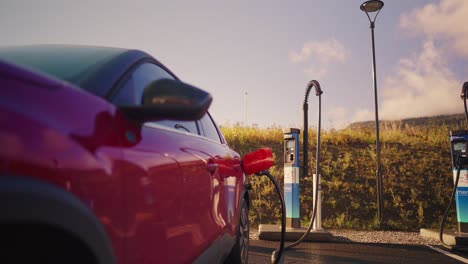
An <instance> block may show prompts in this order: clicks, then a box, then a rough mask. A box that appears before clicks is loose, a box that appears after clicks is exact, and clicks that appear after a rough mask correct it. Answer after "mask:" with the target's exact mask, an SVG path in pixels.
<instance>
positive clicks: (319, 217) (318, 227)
mask: <svg viewBox="0 0 468 264" xmlns="http://www.w3.org/2000/svg"><path fill="white" fill-rule="evenodd" d="M316 177H317V174H314V176H313V178H312V181H313V185H312V187H313V195H314V197H313V201H312V202H313V205H315V191H316V190H317V191H318V201H317V214H316V215H315V221H314V225H313V226H312V228H313V229H312V230H313V231H319V230H323V228H322V197H321V193H322V190H321V189H322V187H321V184H320V180H321V177H320V175H319V179H318V183H319V185H318V188H316V186H315V185H316V183H317V179H316Z"/></svg>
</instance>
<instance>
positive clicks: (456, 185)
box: [439, 165, 462, 250]
mask: <svg viewBox="0 0 468 264" xmlns="http://www.w3.org/2000/svg"><path fill="white" fill-rule="evenodd" d="M461 168H462V166H461V165H457V177H456V178H455V184H454V186H453V191H452V196H451V197H450V202H449V204H448V206H447V209H446V210H445V213H444V216H443V217H442V221H440V230H439V240H440V243H442V245H443V246H444V247H445V248H447V249H450V250H452V249H453V248H452V246H450V245H448V244H445V242H444V225H445V221H446V220H447V215H448V213H449V210H450V206H451V205H452V203H453V198H454V197H455V193H456V191H457V187H458V181H459V179H460V171H461Z"/></svg>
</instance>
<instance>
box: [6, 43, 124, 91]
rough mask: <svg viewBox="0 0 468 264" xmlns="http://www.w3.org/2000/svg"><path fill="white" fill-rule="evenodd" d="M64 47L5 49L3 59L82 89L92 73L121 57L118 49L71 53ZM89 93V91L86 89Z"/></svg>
mask: <svg viewBox="0 0 468 264" xmlns="http://www.w3.org/2000/svg"><path fill="white" fill-rule="evenodd" d="M70 47H71V46H63V45H56V46H55V45H37V46H21V47H4V48H1V49H0V58H1V59H3V60H5V61H8V62H12V63H14V64H17V65H20V66H23V67H26V68H29V69H32V70H36V71H40V72H42V73H46V74H48V75H52V76H54V77H55V78H58V79H60V80H63V81H67V82H70V83H73V84H75V85H77V86H79V87H82V88H85V87H83V85H82V84H83V82H84V81H85V80H87V79H88V78H90V77H91V76H92V75H93V73H94V72H95V71H96V70H97V69H99V68H100V67H102V65H104V64H106V63H107V62H109V61H110V60H111V59H112V58H114V57H116V56H117V55H118V54H120V53H122V49H118V48H101V47H81V48H76V46H73V47H74V48H73V49H70ZM85 89H86V88H85Z"/></svg>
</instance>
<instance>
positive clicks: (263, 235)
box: [258, 80, 332, 254]
mask: <svg viewBox="0 0 468 264" xmlns="http://www.w3.org/2000/svg"><path fill="white" fill-rule="evenodd" d="M313 87H315V94H316V95H317V96H318V98H319V104H318V128H317V130H318V133H317V156H316V169H317V173H316V174H318V175H319V177H318V178H317V177H314V186H313V188H314V190H315V191H314V193H313V196H314V201H313V202H314V206H313V208H314V209H313V212H312V213H311V223H310V225H309V227H308V228H302V227H301V221H300V204H299V191H300V188H299V180H300V177H299V176H300V175H299V174H300V168H301V166H300V162H299V134H300V130H299V129H297V128H289V129H287V130H285V131H283V133H284V137H283V143H284V156H283V160H284V203H285V207H286V210H285V211H286V232H284V233H282V232H280V230H281V229H282V227H280V226H278V225H268V224H260V225H259V227H258V237H259V239H261V240H281V239H280V238H281V237H282V238H284V240H287V241H295V242H294V243H291V244H289V245H286V246H284V250H287V249H289V248H292V247H294V246H296V245H298V244H300V243H301V242H302V241H330V240H331V238H332V236H331V234H330V233H329V232H327V231H326V230H323V229H322V227H321V213H320V212H319V211H320V210H321V209H320V208H321V206H320V204H319V203H320V197H319V196H320V190H319V189H320V173H319V171H320V169H319V163H320V120H321V118H320V116H321V110H320V109H321V103H320V102H321V100H320V95H321V94H322V93H323V91H322V90H321V88H320V84H319V83H318V81H316V80H312V81H310V82H309V83H308V84H307V88H306V94H305V99H304V104H303V110H304V135H303V144H304V150H303V154H304V160H303V161H302V162H303V163H304V164H303V171H304V174H305V175H307V173H308V158H307V157H308V147H307V146H308V133H307V132H308V127H309V126H308V121H307V120H308V114H307V112H308V104H307V100H308V97H309V92H310V90H311V88H313ZM318 218H319V219H318ZM312 225H313V227H314V228H313V232H310V231H311V230H312ZM283 235H284V236H283ZM281 241H282V240H281ZM281 243H283V241H282V242H281ZM274 254H275V252H274Z"/></svg>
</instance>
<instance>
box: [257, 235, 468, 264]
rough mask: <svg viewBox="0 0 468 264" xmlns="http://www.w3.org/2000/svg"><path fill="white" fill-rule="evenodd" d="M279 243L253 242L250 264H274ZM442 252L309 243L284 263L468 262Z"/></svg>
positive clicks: (408, 247) (289, 253) (422, 248)
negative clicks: (273, 254) (274, 252)
mask: <svg viewBox="0 0 468 264" xmlns="http://www.w3.org/2000/svg"><path fill="white" fill-rule="evenodd" d="M278 244H279V243H278V242H277V241H264V240H250V251H249V263H254V264H259V263H271V253H272V252H273V250H275V249H276V247H277V246H278ZM436 249H439V250H441V248H436ZM441 252H442V253H440V252H439V251H436V250H434V249H432V248H431V247H429V246H426V245H395V244H376V243H354V242H346V243H336V242H325V243H318V242H306V243H302V244H300V245H299V246H297V247H296V248H294V249H292V250H288V251H286V252H285V253H284V254H283V258H282V261H281V263H347V264H350V263H364V264H366V263H369V264H370V263H392V264H395V263H421V264H428V263H447V264H448V263H468V259H466V257H467V256H466V255H461V254H458V255H456V256H455V257H458V258H459V260H457V259H455V258H454V257H450V256H448V255H447V254H443V253H444V252H446V253H448V254H449V255H450V254H452V253H450V252H447V251H441ZM460 256H461V258H460ZM464 260H465V261H466V262H464Z"/></svg>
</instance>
